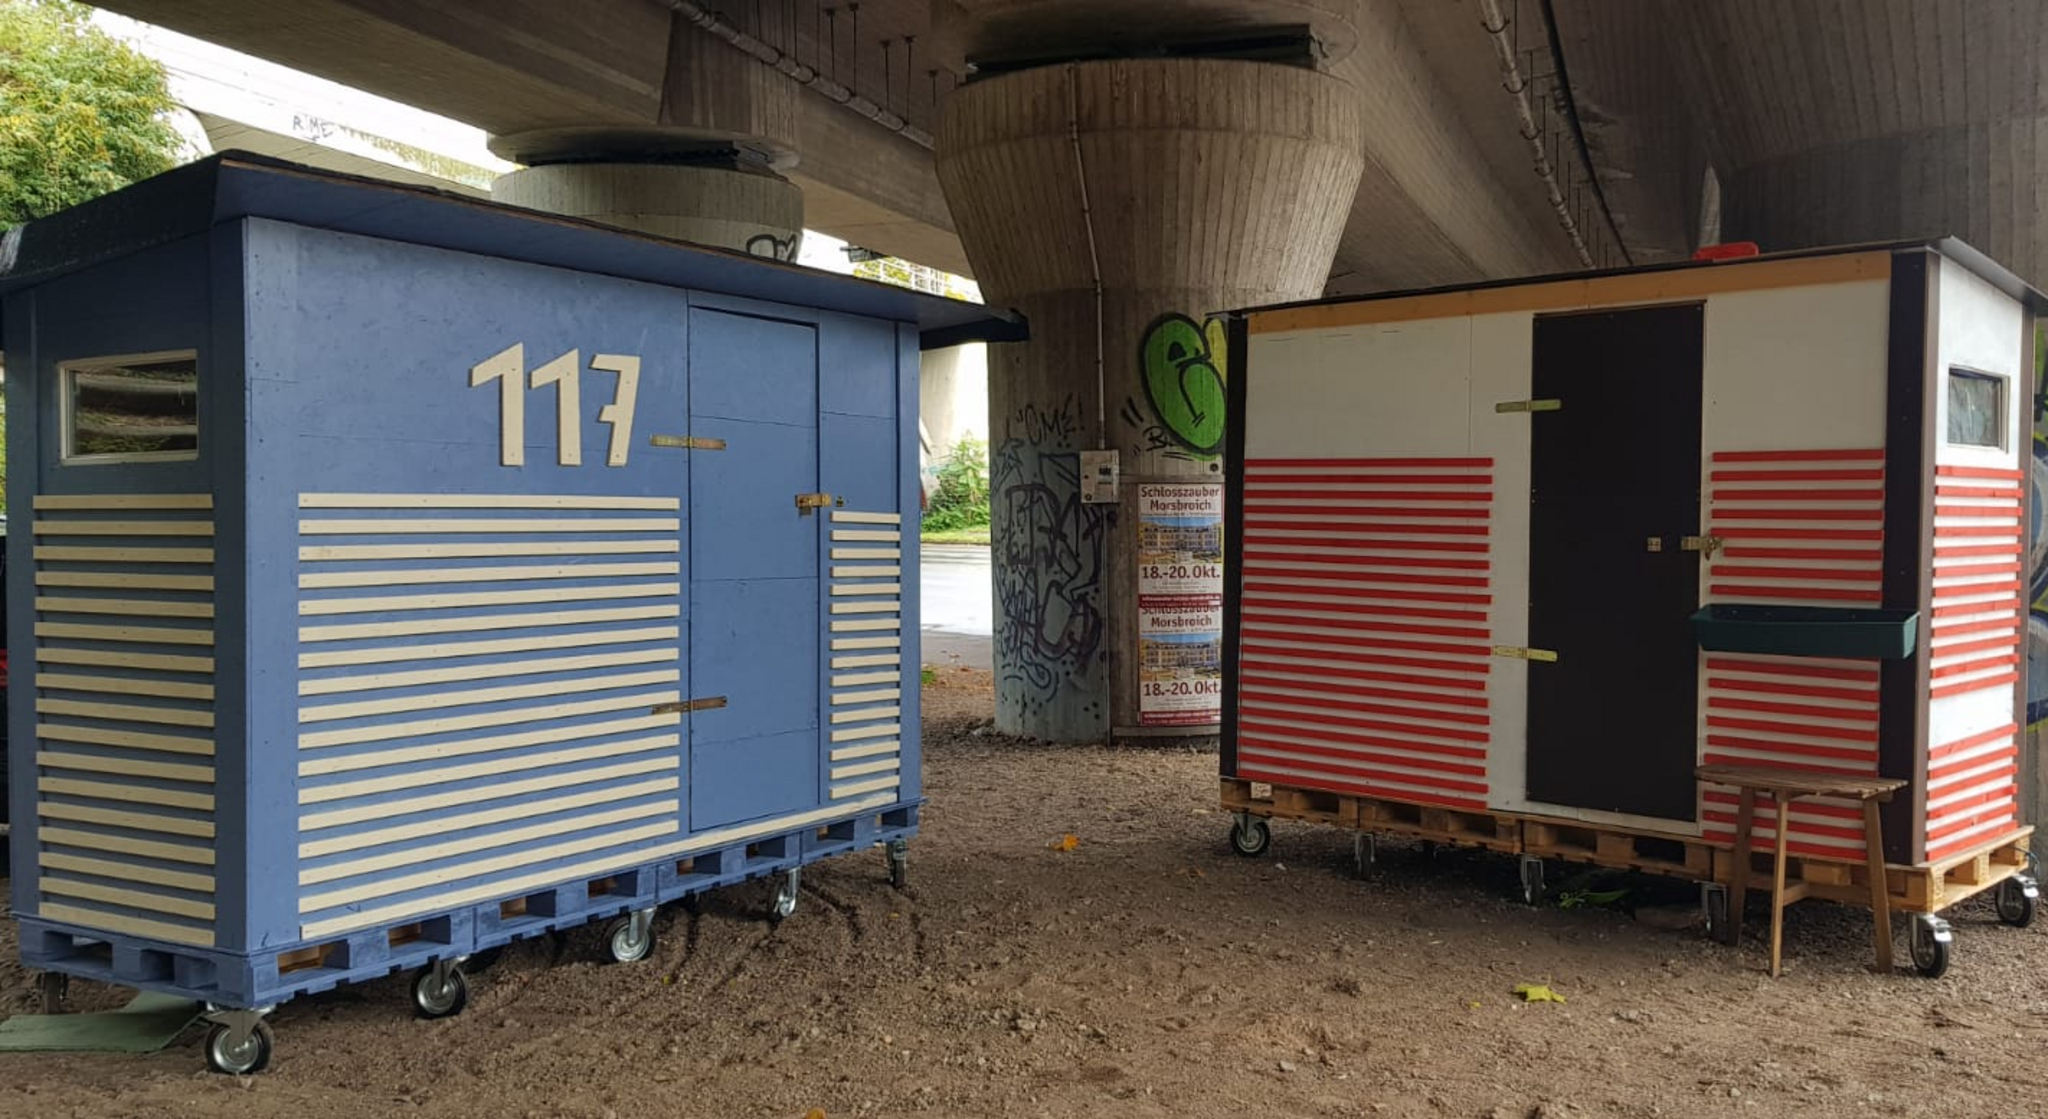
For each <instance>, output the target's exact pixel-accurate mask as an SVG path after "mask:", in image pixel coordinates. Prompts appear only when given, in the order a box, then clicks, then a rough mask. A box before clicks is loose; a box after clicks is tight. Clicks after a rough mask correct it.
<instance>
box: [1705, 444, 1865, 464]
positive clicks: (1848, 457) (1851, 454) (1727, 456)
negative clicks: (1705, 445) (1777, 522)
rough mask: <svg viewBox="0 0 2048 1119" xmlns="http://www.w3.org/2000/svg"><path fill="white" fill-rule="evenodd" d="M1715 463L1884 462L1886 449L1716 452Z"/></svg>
mask: <svg viewBox="0 0 2048 1119" xmlns="http://www.w3.org/2000/svg"><path fill="white" fill-rule="evenodd" d="M1714 461H1715V462H1837V461H1840V462H1883V461H1884V448H1882V447H1879V448H1876V449H1875V450H1872V449H1869V448H1858V449H1856V450H1845V451H1715V452H1714Z"/></svg>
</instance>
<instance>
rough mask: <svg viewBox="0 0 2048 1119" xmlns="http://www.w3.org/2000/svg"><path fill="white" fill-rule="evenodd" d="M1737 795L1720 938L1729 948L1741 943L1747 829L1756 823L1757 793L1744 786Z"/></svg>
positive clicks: (1746, 884) (1746, 881)
mask: <svg viewBox="0 0 2048 1119" xmlns="http://www.w3.org/2000/svg"><path fill="white" fill-rule="evenodd" d="M1739 794H1740V795H1739V796H1738V797H1737V799H1736V804H1737V808H1736V809H1735V873H1734V874H1732V875H1730V876H1729V877H1730V879H1731V881H1730V882H1729V883H1728V921H1727V926H1728V927H1727V930H1726V931H1725V932H1723V933H1722V937H1721V939H1722V940H1723V941H1725V942H1726V943H1728V944H1730V945H1736V944H1740V943H1742V904H1743V902H1744V901H1746V900H1747V899H1748V896H1749V846H1750V844H1749V828H1750V825H1751V824H1752V823H1754V822H1755V820H1756V790H1755V789H1752V788H1750V787H1749V786H1747V785H1744V786H1742V788H1741V789H1740V790H1739Z"/></svg>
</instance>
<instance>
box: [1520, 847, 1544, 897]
mask: <svg viewBox="0 0 2048 1119" xmlns="http://www.w3.org/2000/svg"><path fill="white" fill-rule="evenodd" d="M1521 871H1522V904H1523V905H1539V904H1541V903H1542V901H1543V891H1544V887H1543V860H1542V859H1539V858H1537V857H1536V856H1534V855H1523V856H1522V865H1521Z"/></svg>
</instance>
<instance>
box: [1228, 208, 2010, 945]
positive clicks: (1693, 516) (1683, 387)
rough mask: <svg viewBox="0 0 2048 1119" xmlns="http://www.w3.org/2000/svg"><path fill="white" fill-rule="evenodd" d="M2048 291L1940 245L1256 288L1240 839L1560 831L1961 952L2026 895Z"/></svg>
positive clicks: (1232, 772) (1246, 499) (1239, 685)
mask: <svg viewBox="0 0 2048 1119" xmlns="http://www.w3.org/2000/svg"><path fill="white" fill-rule="evenodd" d="M2044 307H2048V301H2044V299H2043V296H2042V295H2041V293H2039V292H2038V291H2035V290H2034V289H2033V288H2031V287H2029V286H2027V285H2026V284H2025V283H2024V282H2022V281H2021V280H2019V279H2018V278H2016V277H2015V276H2014V275H2013V274H2012V273H2011V272H2009V271H2007V270H2006V269H2004V268H2002V267H2000V266H1999V265H1997V264H1995V263H1993V262H1991V261H1990V260H1989V259H1987V258H1986V257H1984V256H1983V255H1982V254H1980V253H1978V252H1976V251H1975V250H1973V249H1971V248H1969V247H1968V246H1965V245H1962V244H1960V243H1958V242H1954V241H1938V242H1931V243H1928V242H1915V243H1906V244H1896V245H1887V246H1878V247H1863V248H1855V249H1842V250H1834V251H1813V252H1807V253H1800V254H1780V255H1774V256H1758V255H1747V256H1734V257H1717V258H1716V259H1713V260H1708V261H1699V262H1687V263H1681V264H1674V265H1671V266H1668V267H1661V268H1651V269H1638V270H1632V271H1626V272H1615V273H1604V274H1595V275H1591V276H1583V275H1582V276H1572V277H1561V278H1556V279H1536V280H1528V281H1518V282H1515V283H1512V284H1503V285H1496V286H1490V287H1486V288H1483V289H1473V290H1465V291H1442V292H1429V293H1417V294H1391V295H1386V296H1375V297H1370V298H1364V299H1356V300H1343V301H1330V302H1319V303H1310V304H1295V305H1285V306H1278V307H1271V308H1265V309H1260V310H1254V311H1250V312H1246V313H1244V314H1243V315H1242V316H1241V321H1242V323H1243V326H1244V331H1245V333H1246V335H1248V338H1249V344H1248V346H1247V347H1246V349H1245V351H1244V353H1243V354H1242V355H1241V356H1237V355H1234V364H1233V369H1232V381H1231V390H1232V407H1231V418H1232V423H1231V428H1230V440H1231V446H1230V448H1229V451H1228V454H1227V456H1226V459H1225V461H1226V462H1227V463H1228V471H1229V484H1230V490H1231V503H1230V504H1231V507H1232V517H1233V520H1232V523H1231V531H1230V532H1229V533H1228V539H1227V559H1226V565H1227V569H1228V571H1229V572H1230V576H1229V581H1228V583H1227V584H1226V586H1227V600H1226V608H1225V618H1224V629H1225V633H1226V660H1225V672H1224V678H1225V687H1226V691H1225V695H1224V702H1223V719H1224V742H1223V750H1222V777H1223V803H1224V805H1225V807H1226V808H1228V809H1229V810H1230V811H1232V812H1233V813H1236V814H1238V817H1237V819H1238V822H1237V827H1236V829H1235V831H1234V833H1233V834H1234V838H1236V839H1237V841H1238V843H1239V846H1240V848H1241V849H1246V850H1248V851H1250V850H1256V849H1259V848H1263V846H1264V844H1265V837H1266V836H1267V835H1268V834H1269V832H1268V830H1267V825H1266V823H1265V819H1264V818H1265V817H1268V816H1279V817H1285V818H1293V819H1314V820H1323V821H1328V822H1331V823H1335V824H1338V825H1340V826H1345V827H1350V828H1356V829H1359V830H1361V831H1363V832H1367V833H1374V832H1388V833H1397V834H1402V835H1409V836H1419V837H1423V838H1427V839H1431V840H1435V841H1438V842H1444V843H1454V844H1469V845H1474V846H1481V847H1488V848H1493V849H1496V850H1500V851H1505V852H1510V853H1518V854H1521V855H1522V856H1523V857H1524V859H1525V869H1526V870H1527V871H1528V872H1529V874H1530V875H1531V876H1532V877H1531V878H1529V879H1527V880H1525V882H1526V884H1527V885H1528V887H1529V889H1530V891H1531V893H1532V895H1533V894H1534V893H1535V892H1537V891H1540V888H1541V878H1540V873H1541V868H1542V861H1541V860H1542V859H1544V858H1546V857H1556V858H1565V859H1573V860H1578V861H1585V862H1592V863H1596V864H1601V865H1609V866H1617V867H1625V868H1632V869H1638V870H1647V871H1651V872H1654V873H1661V874H1669V875H1673V876H1678V877H1683V878H1691V879H1697V880H1699V881H1701V882H1703V883H1705V884H1707V885H1708V886H1709V887H1710V893H1709V898H1710V899H1712V898H1714V897H1716V896H1718V897H1719V898H1720V901H1721V908H1720V909H1719V910H1718V911H1716V910H1714V909H1713V902H1712V901H1711V900H1710V903H1709V913H1710V919H1717V920H1718V921H1719V925H1720V927H1721V928H1722V929H1723V930H1724V931H1726V932H1729V933H1730V935H1732V930H1733V929H1734V928H1735V927H1736V925H1738V924H1739V922H1740V920H1741V918H1740V912H1739V907H1740V904H1741V898H1742V891H1743V890H1744V889H1746V888H1747V886H1748V885H1749V883H1750V882H1751V881H1752V879H1753V877H1755V876H1758V875H1761V876H1763V878H1762V880H1763V881H1766V882H1771V881H1775V893H1776V897H1777V898H1778V900H1779V901H1785V900H1790V899H1792V898H1795V897H1797V896H1805V895H1811V896H1816V897H1826V898H1832V899H1835V900H1840V901H1847V902H1852V903H1862V904H1869V905H1871V906H1872V907H1873V908H1874V909H1875V910H1876V912H1877V914H1878V920H1877V925H1878V945H1879V948H1878V953H1879V958H1880V960H1881V961H1883V962H1884V963H1885V966H1887V967H1888V966H1889V954H1890V939H1889V937H1890V934H1889V928H1890V923H1889V919H1888V917H1886V916H1885V914H1886V913H1887V912H1889V911H1891V910H1904V911H1906V912H1908V913H1912V914H1915V915H1917V917H1918V920H1917V921H1916V924H1915V936H1914V959H1915V963H1916V964H1917V965H1919V966H1920V967H1921V968H1922V970H1923V971H1927V972H1928V973H1930V974H1932V973H1935V972H1938V971H1939V970H1940V968H1942V967H1945V966H1946V962H1945V961H1946V959H1947V952H1948V948H1947V945H1948V942H1949V940H1948V935H1949V934H1948V931H1947V925H1946V923H1945V922H1942V921H1941V920H1940V918H1939V917H1938V916H1937V914H1939V913H1941V912H1943V911H1944V910H1946V909H1947V908H1948V907H1949V906H1951V905H1953V904H1954V903H1955V902H1957V901H1959V900H1961V899H1962V898H1964V897H1968V896H1970V895H1972V894H1976V893H1979V892H1985V891H1995V892H1996V894H1997V898H1998V901H1999V909H2000V912H2001V914H2002V915H2006V916H2007V917H2008V918H2009V920H2011V921H2012V923H2015V924H2020V923H2025V921H2027V920H2031V918H2032V914H2033V896H2034V890H2035V887H2034V884H2033V881H2032V879H2031V877H2030V876H2029V858H2030V856H2029V854H2028V843H2029V838H2030V836H2031V833H2032V831H2033V828H2032V827H2030V826H2028V823H2027V821H2028V820H2029V819H2031V818H2033V813H2034V812H2035V811H2038V808H2039V803H2038V794H2037V790H2036V789H2035V788H2033V787H2030V786H2027V785H2024V784H2023V782H2022V776H2021V775H2022V771H2023V770H2027V771H2029V772H2031V771H2032V763H2031V762H2029V761H2027V760H2026V759H2023V757H2022V746H2023V743H2024V739H2025V734H2024V729H2023V728H2024V727H2025V725H2026V722H2027V714H2028V712H2027V694H2026V693H2027V689H2026V681H2025V679H2024V673H2023V667H2022V665H2023V652H2024V647H2025V635H2026V633H2027V628H2028V617H2027V609H2026V604H2025V601H2024V599H2023V590H2022V588H2023V587H2024V586H2025V585H2026V576H2025V568H2026V561H2027V552H2028V545H2029V533H2030V531H2031V529H2030V503H2031V498H2030V489H2031V484H2030V474H2029V464H2030V461H2031V454H2032V452H2031V450H2030V448H2031V445H2032V437H2031V424H2030V422H2029V420H2028V417H2027V403H2028V388H2029V385H2030V383H2031V382H2030V379H2031V377H2032V376H2033V374H2034V369H2035V356H2034V347H2035V345H2036V341H2037V340H2036V335H2035V328H2034V322H2035V316H2036V315H2038V314H2039V313H2040V312H2041V311H2042V310H2043V308H2044ZM1755 852H1765V853H1767V856H1768V857H1766V858H1764V859H1763V860H1762V862H1763V865H1762V866H1759V865H1757V862H1756V861H1755V860H1754V859H1753V857H1752V856H1753V853H1755ZM1773 862H1774V863H1775V866H1774V868H1773V867H1772V864H1773ZM1788 876H1789V877H1788ZM1714 889H1719V890H1721V891H1722V892H1721V893H1719V894H1718V895H1716V894H1714V893H1713V892H1712V891H1713V890H1714ZM1730 895H1732V901H1731V900H1730ZM1716 912H1718V917H1715V916H1714V914H1715V913H1716ZM1773 958H1774V960H1775V958H1776V948H1775V944H1774V948H1773Z"/></svg>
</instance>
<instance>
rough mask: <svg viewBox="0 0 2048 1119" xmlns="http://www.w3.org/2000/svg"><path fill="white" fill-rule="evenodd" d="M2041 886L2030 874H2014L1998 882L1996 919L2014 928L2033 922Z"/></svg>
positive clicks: (2038, 903) (2038, 905) (2024, 926)
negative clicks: (2036, 883)
mask: <svg viewBox="0 0 2048 1119" xmlns="http://www.w3.org/2000/svg"><path fill="white" fill-rule="evenodd" d="M2040 899H2041V888H2040V887H2039V886H2037V885H2035V883H2034V877H2033V875H2031V874H2015V875H2013V876H2012V877H2011V878H2008V879H2006V880H2005V881H2003V882H2000V883H1999V884H1998V899H1997V900H1998V919H1999V920H2001V921H2004V922H2005V923H2006V924H2008V925H2011V926H2012V927H2013V928H2016V929H2024V928H2026V927H2027V926H2028V925H2031V924H2033V923H2034V911H2035V910H2036V909H2038V908H2040Z"/></svg>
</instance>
